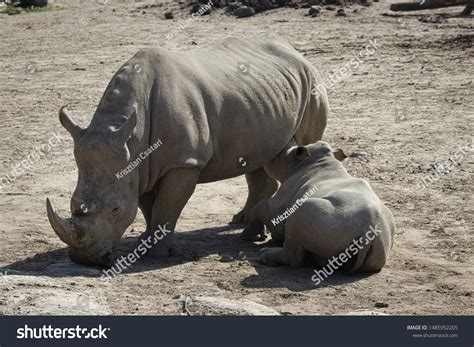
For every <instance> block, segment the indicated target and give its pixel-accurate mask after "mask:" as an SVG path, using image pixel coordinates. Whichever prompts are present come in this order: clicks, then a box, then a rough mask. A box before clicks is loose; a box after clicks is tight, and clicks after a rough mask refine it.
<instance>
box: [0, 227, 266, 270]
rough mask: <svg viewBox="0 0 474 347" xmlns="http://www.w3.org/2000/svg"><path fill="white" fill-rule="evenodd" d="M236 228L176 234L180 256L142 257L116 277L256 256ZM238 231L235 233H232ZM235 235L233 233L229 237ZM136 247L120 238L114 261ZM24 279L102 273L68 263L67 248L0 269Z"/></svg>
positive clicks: (130, 239) (254, 247) (132, 238)
mask: <svg viewBox="0 0 474 347" xmlns="http://www.w3.org/2000/svg"><path fill="white" fill-rule="evenodd" d="M241 229H242V226H239V225H224V226H221V227H213V228H204V229H198V230H192V231H182V232H177V233H176V239H177V241H178V243H179V244H180V246H181V248H182V250H183V252H182V254H181V255H180V256H176V257H171V258H167V259H153V258H149V257H146V256H143V257H141V258H140V259H139V260H138V261H137V262H135V263H134V264H132V266H130V267H127V268H125V269H123V270H122V271H121V272H120V273H119V274H118V276H120V275H121V274H127V273H138V272H144V271H151V270H158V269H163V268H168V267H172V266H176V265H180V264H184V263H188V262H195V261H199V260H200V259H202V258H205V257H207V256H210V255H216V254H217V255H220V256H221V259H220V261H222V262H227V261H236V260H244V259H246V257H247V255H250V254H252V255H253V256H256V255H258V248H259V247H258V246H257V245H255V244H253V243H251V242H248V241H244V240H242V239H241V238H240V230H241ZM237 230H238V231H239V232H238V233H236V232H235V231H237ZM231 232H234V233H231ZM137 243H138V236H128V237H124V238H122V240H121V241H120V244H119V246H118V249H117V257H118V258H120V257H121V256H124V257H125V256H127V255H128V254H129V253H131V252H133V250H134V249H135V247H136V246H137ZM3 269H5V270H7V271H8V270H12V271H14V272H15V273H18V274H21V275H25V276H49V277H74V276H84V277H100V276H102V275H103V269H101V268H98V267H91V266H84V265H80V264H77V263H74V262H72V261H71V260H70V259H69V255H68V248H61V249H55V250H52V251H46V252H41V253H37V254H35V255H34V256H30V257H27V258H25V259H22V260H19V261H16V262H13V263H10V264H8V265H6V266H5V267H3Z"/></svg>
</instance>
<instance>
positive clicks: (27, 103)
mask: <svg viewBox="0 0 474 347" xmlns="http://www.w3.org/2000/svg"><path fill="white" fill-rule="evenodd" d="M75 3H76V2H70V3H66V4H65V6H64V7H63V9H61V10H57V11H51V12H44V13H28V14H21V15H16V16H7V15H0V27H1V28H2V30H0V37H1V41H0V66H1V69H0V100H1V102H0V122H1V129H0V160H1V165H0V173H1V176H4V175H5V174H7V173H9V172H10V170H11V168H10V167H11V165H13V164H16V163H19V162H20V161H21V160H22V159H25V158H26V157H27V156H28V155H29V154H30V153H32V151H34V150H35V148H36V147H35V146H42V145H44V144H47V142H48V140H49V139H50V138H52V137H53V132H59V134H60V135H59V136H62V137H63V139H62V140H61V142H60V144H59V145H57V146H55V147H54V148H52V149H51V151H49V152H48V153H46V154H45V155H44V156H43V157H42V159H41V160H38V161H37V162H35V164H34V165H33V166H32V167H31V168H30V169H29V170H27V172H26V173H25V174H23V175H21V176H20V177H17V179H16V180H15V182H14V183H13V184H9V185H8V186H6V187H5V188H3V189H0V196H1V200H0V216H1V218H0V268H1V269H2V270H1V271H2V272H3V273H5V272H6V273H7V275H6V276H1V277H0V313H2V314H39V313H41V314H46V313H60V314H61V313H63V314H66V313H71V314H76V313H77V314H78V313H90V314H95V313H97V314H109V313H113V314H167V315H173V314H182V313H183V312H185V311H188V312H189V313H191V314H212V313H216V314H255V313H262V314H272V313H276V312H278V313H279V314H300V315H301V314H309V315H319V314H347V313H362V314H364V313H366V314H373V313H381V314H383V313H385V314H473V313H474V305H473V302H474V301H473V281H472V279H473V270H474V267H473V263H474V257H473V254H472V245H473V224H472V223H473V219H474V211H473V201H472V190H473V176H472V172H473V164H474V163H473V162H474V159H473V154H472V149H473V146H474V143H473V138H472V135H473V134H472V133H473V115H474V103H473V101H474V100H473V99H474V93H473V89H474V88H473V78H474V70H473V69H472V63H473V53H474V49H473V47H472V42H473V37H474V36H473V34H472V33H473V28H474V23H473V21H472V17H471V18H459V17H455V15H456V14H457V13H458V12H460V10H461V9H462V8H454V9H445V10H441V11H429V12H420V13H412V14H407V15H400V16H384V15H383V13H386V12H389V11H388V4H389V3H388V2H387V1H385V0H384V1H381V2H379V3H375V4H374V6H372V7H368V8H366V7H360V6H357V7H349V8H347V9H346V12H347V14H348V16H347V17H336V16H335V15H334V11H329V10H322V14H321V15H320V16H319V17H317V18H311V17H307V16H304V14H305V13H306V11H307V10H303V9H298V10H294V9H282V10H275V11H269V12H266V13H263V14H259V15H256V16H254V17H250V18H246V19H235V18H233V17H229V16H226V15H224V14H223V12H222V11H221V10H219V11H217V12H215V13H213V14H212V15H211V16H206V17H205V18H202V19H200V20H196V21H195V22H193V23H192V25H190V26H189V27H188V28H187V29H186V30H185V31H183V32H181V33H180V34H179V35H177V36H176V37H175V38H174V39H173V40H166V38H165V34H166V33H169V32H170V31H171V30H173V29H175V28H176V26H177V25H178V24H179V23H182V22H184V21H185V20H186V19H187V18H189V17H188V12H187V10H186V11H185V10H182V11H180V12H179V13H178V8H177V5H172V6H171V7H173V6H174V7H173V8H175V10H174V11H175V14H176V16H175V19H174V20H164V19H163V12H164V7H159V6H157V7H150V8H143V6H144V5H145V4H146V3H131V4H117V3H114V2H111V1H109V3H108V4H106V5H100V4H97V3H95V4H93V5H90V6H79V5H75ZM91 3H92V1H91ZM171 7H170V8H171ZM354 9H357V12H353V10H354ZM434 13H437V14H444V16H440V17H436V18H437V19H439V20H438V22H439V23H429V21H430V20H431V19H433V18H434V17H430V15H432V14H434ZM436 18H435V19H436ZM260 32H274V33H277V34H279V35H281V36H283V37H284V38H286V39H287V40H288V41H289V42H290V43H292V44H293V45H294V46H295V47H296V48H297V49H298V50H299V51H300V52H301V53H302V54H304V55H305V56H306V57H307V58H308V59H309V60H310V61H311V62H312V63H313V64H314V65H315V66H316V67H317V68H318V69H319V70H320V71H321V73H322V74H323V75H324V76H328V75H329V74H330V72H331V71H332V70H334V69H337V68H339V67H341V66H344V65H345V64H346V63H347V62H348V61H349V60H350V59H351V58H352V56H353V55H354V54H358V52H359V51H361V50H363V49H364V47H366V46H367V45H368V44H369V41H370V40H376V42H377V44H378V45H379V47H378V49H377V51H376V52H375V53H374V54H373V55H371V56H370V58H369V59H367V60H366V61H365V62H364V63H363V64H361V65H360V66H359V67H358V68H357V69H355V70H353V71H352V72H353V73H352V75H350V76H348V77H347V78H346V79H345V80H344V81H341V82H340V83H337V84H336V85H335V86H334V87H333V88H331V89H330V90H329V97H330V104H331V107H332V115H331V118H330V121H329V124H328V127H327V131H326V133H325V139H326V140H327V141H329V142H330V143H331V144H332V145H333V146H334V147H336V148H344V149H345V150H346V151H348V152H353V151H356V152H366V153H367V157H366V158H367V159H368V161H367V162H363V161H361V160H351V161H349V162H347V163H346V164H347V166H348V169H349V171H350V172H351V173H353V174H354V175H356V176H358V177H363V178H365V179H367V180H369V181H370V183H371V184H372V186H373V188H374V189H375V191H376V192H377V193H378V194H379V196H380V197H381V198H382V199H383V200H384V201H385V202H386V204H387V206H388V207H389V208H391V210H392V212H393V213H394V215H395V218H396V223H397V226H398V230H397V233H396V236H395V241H396V242H395V245H394V247H393V250H392V251H391V254H390V259H389V261H388V264H387V265H386V267H385V268H384V269H383V271H381V272H380V273H377V274H373V275H357V276H351V277H347V276H343V275H334V276H332V277H331V278H330V279H328V280H327V281H326V282H325V283H324V284H323V285H322V286H320V287H318V288H315V286H314V285H313V283H312V282H311V279H310V278H311V276H312V271H313V270H312V269H311V268H304V269H299V270H295V269H291V268H286V267H280V268H271V267H266V266H263V265H261V264H259V263H258V262H257V259H258V250H259V248H260V247H261V246H260V245H258V244H253V243H249V242H245V241H242V240H240V239H239V236H238V235H239V233H240V231H241V229H240V228H238V227H232V226H229V225H227V222H228V221H229V220H230V219H231V217H232V215H233V214H234V213H236V212H237V211H238V210H239V209H240V207H241V206H242V205H243V203H244V201H245V198H246V185H245V180H244V178H243V177H239V178H236V179H232V180H227V181H222V182H217V183H212V184H206V185H201V186H199V187H198V189H197V191H196V193H195V194H194V196H193V197H192V199H191V201H190V202H189V203H188V205H187V206H186V208H185V210H184V212H183V214H182V217H181V219H180V220H179V223H178V231H179V232H178V240H179V241H180V243H181V245H182V247H183V249H184V254H183V256H182V257H179V258H174V259H169V260H166V261H156V260H151V259H143V260H140V261H139V262H137V263H136V264H135V265H134V266H133V267H131V268H130V269H128V270H127V271H126V272H124V273H123V274H121V275H120V276H117V277H116V278H114V279H112V280H110V281H108V282H104V281H101V280H100V279H99V275H100V271H99V270H96V269H93V268H86V267H83V266H79V265H75V264H72V263H71V262H70V261H69V259H68V256H67V250H66V248H65V245H64V244H63V243H62V242H61V241H60V240H59V239H58V238H57V237H56V235H55V234H54V232H53V231H52V229H51V228H50V225H49V223H48V220H47V217H46V211H45V198H46V197H47V196H49V197H51V198H53V201H54V202H55V205H56V206H58V207H61V208H62V210H63V211H67V210H68V206H69V198H70V196H71V193H72V191H73V189H74V187H75V183H76V176H77V169H76V165H75V162H74V158H73V155H72V141H71V140H70V139H69V137H68V136H66V135H67V133H66V131H65V130H64V129H62V128H61V127H60V124H59V122H58V119H57V112H58V109H59V107H60V106H61V105H64V104H67V105H69V109H70V111H71V113H72V114H73V115H74V117H75V119H76V120H78V121H79V123H80V124H81V125H82V126H86V125H87V124H88V121H89V119H90V118H91V116H92V114H93V111H94V109H95V107H96V105H97V103H98V101H99V99H100V97H101V94H102V92H103V90H104V89H105V86H106V85H107V83H108V81H109V79H110V78H111V76H112V75H113V73H114V71H116V70H117V69H118V68H119V67H120V65H121V64H123V63H124V62H125V61H126V60H127V59H128V58H129V57H131V56H132V55H133V54H134V53H135V52H136V51H137V50H138V49H140V48H143V47H151V46H165V47H169V48H171V49H188V48H192V47H195V46H196V45H206V44H209V43H212V42H213V41H215V40H216V39H218V38H219V37H222V36H225V35H237V36H244V37H249V40H251V35H253V34H255V33H260ZM211 63H212V62H211ZM229 68H230V69H232V68H237V67H229ZM250 68H251V66H250ZM463 146H468V148H469V149H468V150H466V151H465V155H464V156H463V158H462V160H460V161H459V164H460V165H458V166H456V167H454V168H452V170H450V172H447V173H446V174H445V175H443V176H442V177H441V178H440V179H439V180H437V181H436V182H433V183H432V184H430V185H429V186H428V187H427V188H426V189H425V190H423V191H419V190H417V182H418V179H419V177H420V175H423V174H425V175H426V174H427V173H429V171H430V170H431V165H432V164H433V163H438V162H445V161H446V160H448V159H449V158H450V156H452V155H453V154H454V153H456V152H457V151H458V148H459V147H463ZM143 229H144V222H143V218H142V216H141V215H139V216H138V217H137V219H136V221H135V223H134V224H133V225H132V226H131V227H130V228H129V230H128V231H127V232H126V234H125V236H124V239H123V241H122V244H121V252H122V253H123V254H125V253H126V252H127V250H129V249H130V248H131V247H132V245H133V243H134V242H135V240H136V237H137V236H138V235H139V234H140V233H141V231H142V230H143ZM201 296H202V297H204V298H200V297H201ZM223 299H225V300H223ZM380 303H382V305H380ZM376 304H377V305H376ZM262 305H263V306H262ZM387 305H388V306H387ZM376 306H377V307H376ZM378 306H387V307H378Z"/></svg>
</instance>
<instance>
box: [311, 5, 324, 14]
mask: <svg viewBox="0 0 474 347" xmlns="http://www.w3.org/2000/svg"><path fill="white" fill-rule="evenodd" d="M319 12H321V7H319V6H311V7H310V8H309V11H308V14H310V15H313V14H315V15H318V14H319Z"/></svg>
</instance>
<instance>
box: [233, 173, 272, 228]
mask: <svg viewBox="0 0 474 347" xmlns="http://www.w3.org/2000/svg"><path fill="white" fill-rule="evenodd" d="M245 179H246V180H247V185H248V187H249V195H248V197H247V202H246V203H245V206H244V208H243V209H242V211H240V212H239V213H237V214H236V215H234V217H233V218H232V222H231V223H248V222H249V220H250V213H251V212H252V209H253V207H254V206H255V205H256V204H257V203H258V202H259V201H260V200H264V199H268V198H270V197H271V196H272V195H273V194H275V192H276V191H277V189H278V183H277V181H275V180H274V179H273V178H271V177H270V176H268V174H267V173H266V172H265V170H264V169H263V167H261V168H259V169H257V170H255V171H252V172H251V173H249V174H246V175H245Z"/></svg>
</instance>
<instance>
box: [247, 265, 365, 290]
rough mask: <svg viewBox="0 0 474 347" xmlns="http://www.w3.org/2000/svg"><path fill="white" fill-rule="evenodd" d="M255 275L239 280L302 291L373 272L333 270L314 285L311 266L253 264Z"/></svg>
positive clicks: (338, 282)
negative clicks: (292, 266) (294, 266)
mask: <svg viewBox="0 0 474 347" xmlns="http://www.w3.org/2000/svg"><path fill="white" fill-rule="evenodd" d="M255 270H256V271H257V275H251V276H248V277H247V278H245V279H243V280H242V281H241V283H242V285H243V286H244V287H247V288H286V289H288V290H290V291H293V292H304V291H309V290H318V289H321V288H324V287H338V286H342V285H346V284H349V283H354V282H358V281H360V280H361V279H364V278H367V277H370V276H372V275H374V273H357V274H353V275H343V274H342V273H338V272H335V273H333V274H332V275H331V276H329V277H328V278H326V279H325V280H324V281H323V282H322V283H321V284H319V285H316V284H315V282H313V281H312V280H311V277H312V276H313V275H314V272H313V270H314V269H313V268H312V267H310V266H305V267H303V268H301V269H293V268H291V267H288V266H280V267H270V266H266V265H260V264H259V265H258V266H255Z"/></svg>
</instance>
